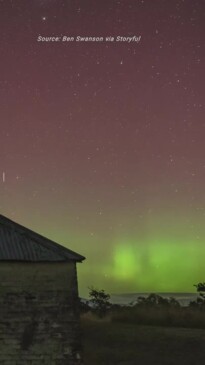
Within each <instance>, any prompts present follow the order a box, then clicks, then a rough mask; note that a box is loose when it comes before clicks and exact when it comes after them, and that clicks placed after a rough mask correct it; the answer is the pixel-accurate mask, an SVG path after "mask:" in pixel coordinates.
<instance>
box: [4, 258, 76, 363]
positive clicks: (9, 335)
mask: <svg viewBox="0 0 205 365" xmlns="http://www.w3.org/2000/svg"><path fill="white" fill-rule="evenodd" d="M78 314H79V313H78V289H77V275H76V265H75V263H73V262H71V263H26V262H22V263H21V262H13V263H12V262H1V263H0V364H2V365H25V364H26V365H41V364H44V365H64V364H66V365H76V364H81V363H82V362H81V360H80V357H81V350H80V340H79V339H80V330H79V321H78Z"/></svg>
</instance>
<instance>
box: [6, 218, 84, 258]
mask: <svg viewBox="0 0 205 365" xmlns="http://www.w3.org/2000/svg"><path fill="white" fill-rule="evenodd" d="M1 225H2V226H3V227H5V228H7V229H9V230H10V231H12V230H13V231H14V232H16V233H17V235H18V237H16V236H15V235H14V236H15V240H16V239H17V238H18V243H19V244H20V243H21V242H20V241H21V240H20V237H19V236H20V235H22V236H24V237H26V238H27V239H28V240H30V242H29V245H30V246H32V241H33V243H35V244H38V245H40V246H41V247H43V248H45V249H46V250H50V251H51V252H52V253H56V254H57V255H58V256H61V257H62V259H64V260H65V261H66V260H69V261H72V260H73V261H77V262H82V261H83V260H84V259H85V257H84V256H82V255H79V254H78V253H76V252H74V251H72V250H70V249H68V248H66V247H64V246H62V245H60V244H59V243H57V242H55V241H52V240H51V239H49V238H47V237H45V236H42V235H41V234H39V233H36V232H34V231H33V230H31V229H29V228H26V227H24V226H22V225H21V224H19V223H16V222H14V221H12V220H11V219H9V218H7V217H5V216H3V215H1V214H0V227H1ZM11 234H12V232H11ZM7 240H8V237H7ZM0 261H1V256H0ZM32 261H33V259H32ZM36 261H38V260H36ZM39 261H42V260H39ZM48 261H54V260H53V259H52V260H51V259H50V260H48Z"/></svg>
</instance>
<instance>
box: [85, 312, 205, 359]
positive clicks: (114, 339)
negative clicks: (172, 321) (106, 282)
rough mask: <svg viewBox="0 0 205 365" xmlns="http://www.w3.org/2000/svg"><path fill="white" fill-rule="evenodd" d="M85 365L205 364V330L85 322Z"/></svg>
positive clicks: (90, 319) (99, 321) (105, 321)
mask: <svg viewBox="0 0 205 365" xmlns="http://www.w3.org/2000/svg"><path fill="white" fill-rule="evenodd" d="M81 326H82V335H83V347H84V360H85V365H138V364H140V365H178V364H180V365H197V364H203V363H205V329H195V328H176V327H165V326H164V327H157V326H145V325H136V324H130V323H129V324H128V323H122V322H121V323H120V322H111V321H109V319H108V320H93V319H92V318H89V317H86V316H85V317H83V318H82V319H81Z"/></svg>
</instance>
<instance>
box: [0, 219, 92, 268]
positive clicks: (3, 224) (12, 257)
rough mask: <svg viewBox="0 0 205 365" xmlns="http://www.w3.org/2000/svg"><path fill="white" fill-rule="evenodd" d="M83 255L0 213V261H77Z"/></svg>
mask: <svg viewBox="0 0 205 365" xmlns="http://www.w3.org/2000/svg"><path fill="white" fill-rule="evenodd" d="M84 259H85V257H83V256H81V255H79V254H78V253H76V252H73V251H71V250H69V249H68V248H66V247H64V246H61V245H59V244H58V243H56V242H53V241H51V240H50V239H48V238H46V237H43V236H41V235H40V234H38V233H35V232H33V231H32V230H30V229H28V228H25V227H23V226H21V225H20V224H18V223H15V222H13V221H12V220H10V219H8V218H6V217H4V216H3V215H0V261H36V262H38V261H78V262H81V261H83V260H84Z"/></svg>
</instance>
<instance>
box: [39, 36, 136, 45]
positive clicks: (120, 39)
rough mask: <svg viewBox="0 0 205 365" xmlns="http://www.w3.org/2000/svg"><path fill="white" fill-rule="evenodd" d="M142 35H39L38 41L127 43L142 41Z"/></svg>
mask: <svg viewBox="0 0 205 365" xmlns="http://www.w3.org/2000/svg"><path fill="white" fill-rule="evenodd" d="M141 38H142V36H141V35H139V36H136V35H134V36H132V37H128V36H116V37H113V36H108V37H88V36H86V37H83V36H76V37H73V36H66V35H62V36H42V35H38V37H37V42H63V43H69V42H127V43H131V42H133V43H139V42H140V41H141Z"/></svg>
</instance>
